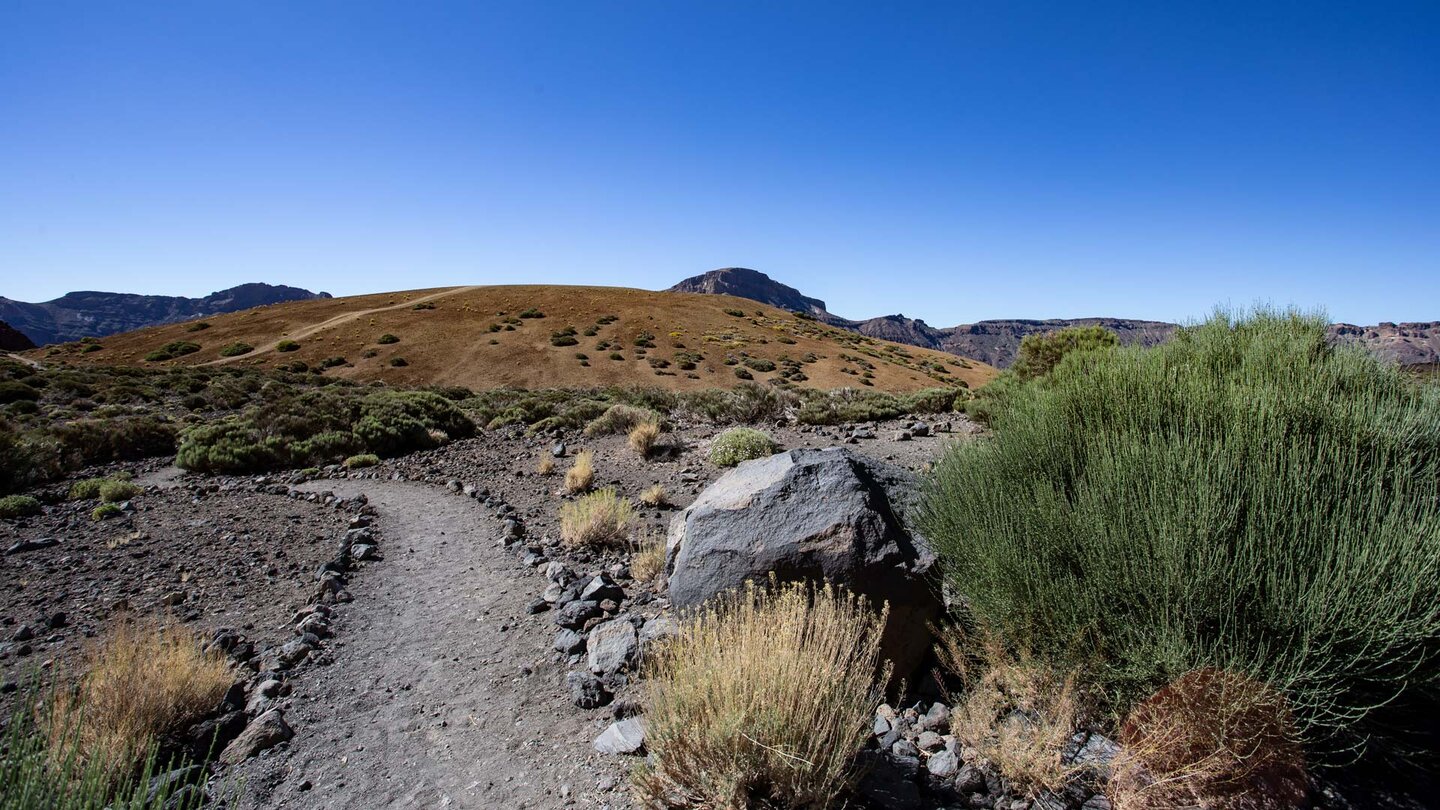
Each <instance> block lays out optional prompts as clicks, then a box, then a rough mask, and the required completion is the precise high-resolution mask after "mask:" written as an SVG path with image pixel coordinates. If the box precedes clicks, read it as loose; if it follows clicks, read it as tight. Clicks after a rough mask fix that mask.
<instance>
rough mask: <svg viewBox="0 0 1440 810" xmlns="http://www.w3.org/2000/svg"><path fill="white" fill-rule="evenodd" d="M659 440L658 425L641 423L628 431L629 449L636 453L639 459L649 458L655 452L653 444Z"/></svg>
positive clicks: (655, 423)
mask: <svg viewBox="0 0 1440 810" xmlns="http://www.w3.org/2000/svg"><path fill="white" fill-rule="evenodd" d="M659 438H660V425H659V423H657V422H641V423H640V424H638V425H636V426H635V427H633V428H631V429H630V436H629V439H630V449H631V450H634V451H635V452H636V453H638V454H639V455H640V457H641V458H650V456H651V455H652V454H653V453H654V452H655V443H656V441H658V440H659Z"/></svg>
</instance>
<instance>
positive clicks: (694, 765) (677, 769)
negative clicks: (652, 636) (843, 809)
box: [634, 582, 889, 810]
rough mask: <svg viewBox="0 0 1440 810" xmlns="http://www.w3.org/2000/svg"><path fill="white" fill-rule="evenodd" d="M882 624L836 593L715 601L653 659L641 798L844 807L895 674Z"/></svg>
mask: <svg viewBox="0 0 1440 810" xmlns="http://www.w3.org/2000/svg"><path fill="white" fill-rule="evenodd" d="M884 623H885V614H884V612H883V611H882V612H880V613H879V614H877V613H875V612H873V611H872V610H871V609H870V607H869V606H868V604H867V603H866V602H864V601H863V600H861V599H859V598H857V597H855V596H853V595H850V594H847V593H842V592H837V591H835V590H833V589H831V588H830V587H829V586H825V587H824V588H818V589H817V588H813V587H811V586H808V585H806V584H803V583H791V584H788V585H785V586H783V587H777V586H776V585H775V584H774V583H773V582H772V583H771V587H770V588H769V589H759V588H756V587H755V586H754V585H753V584H751V585H749V586H747V588H746V589H745V590H744V591H732V592H730V593H728V594H726V595H722V596H721V597H719V598H718V599H716V600H714V601H713V602H711V603H710V607H708V608H705V609H703V610H702V611H701V612H699V613H698V614H697V615H695V616H694V617H693V618H692V619H690V620H689V621H687V622H686V623H685V624H684V625H683V627H682V628H681V630H680V633H679V634H678V635H677V636H676V637H675V638H674V639H672V640H670V641H668V642H666V643H664V644H661V645H657V648H656V649H655V650H654V652H653V653H650V654H649V657H648V669H649V676H650V677H649V678H648V679H647V680H646V681H645V685H646V697H647V702H648V707H647V711H646V715H645V716H646V720H647V729H646V738H645V744H646V747H647V748H649V750H650V754H651V756H650V758H649V760H648V762H647V763H646V764H645V765H644V766H641V767H640V768H639V769H638V770H637V771H636V773H635V776H634V786H635V792H636V797H637V799H638V800H639V802H640V803H641V804H642V805H644V806H647V807H664V808H681V807H685V808H737V809H739V808H751V807H754V808H761V807H789V808H814V809H815V810H819V808H827V807H832V806H835V802H836V801H837V799H838V797H839V796H840V795H841V794H842V793H844V791H845V790H846V789H847V788H848V787H849V785H850V784H851V781H852V780H853V778H854V777H855V773H854V771H853V763H854V755H855V753H856V752H857V751H858V750H859V749H860V746H861V745H862V743H863V741H864V740H865V738H866V735H867V733H868V731H869V724H870V722H871V720H872V718H873V714H874V711H875V707H876V705H877V703H878V702H879V699H880V690H881V684H883V683H884V682H885V681H886V680H887V679H888V677H889V672H888V667H882V666H881V665H880V661H879V641H880V631H881V628H882V627H883V626H884Z"/></svg>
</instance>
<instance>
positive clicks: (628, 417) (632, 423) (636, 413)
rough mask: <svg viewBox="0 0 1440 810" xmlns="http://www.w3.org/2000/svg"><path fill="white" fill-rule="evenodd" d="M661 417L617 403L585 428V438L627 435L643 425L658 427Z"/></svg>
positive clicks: (654, 413)
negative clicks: (616, 434)
mask: <svg viewBox="0 0 1440 810" xmlns="http://www.w3.org/2000/svg"><path fill="white" fill-rule="evenodd" d="M660 421H661V416H660V414H659V413H657V412H656V411H654V410H652V409H650V408H645V407H638V406H635V405H627V404H624V403H619V404H616V405H611V406H610V407H609V408H606V409H605V413H603V414H601V415H600V416H598V417H596V418H595V419H594V420H593V421H591V422H590V423H589V424H587V425H586V426H585V435H586V436H608V435H610V434H612V433H629V432H630V431H632V430H634V429H635V428H637V427H640V426H641V425H644V424H653V425H655V426H656V427H657V428H658V427H659V424H660Z"/></svg>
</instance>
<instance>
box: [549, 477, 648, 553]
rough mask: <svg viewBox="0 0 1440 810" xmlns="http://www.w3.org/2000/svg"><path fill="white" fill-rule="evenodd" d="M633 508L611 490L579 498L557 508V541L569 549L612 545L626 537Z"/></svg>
mask: <svg viewBox="0 0 1440 810" xmlns="http://www.w3.org/2000/svg"><path fill="white" fill-rule="evenodd" d="M632 515H633V509H632V507H631V506H630V501H628V500H626V499H625V498H622V497H620V495H619V494H618V493H616V492H615V490H614V489H611V488H608V487H607V488H605V489H602V490H600V491H598V492H591V493H589V494H588V495H582V496H581V497H579V498H577V499H576V500H574V501H571V502H569V503H566V504H564V505H563V506H561V507H560V540H561V542H563V543H564V544H565V545H566V546H569V547H571V548H588V547H595V546H613V545H617V544H619V543H620V542H621V541H623V540H624V539H625V537H626V532H627V531H628V529H629V527H630V519H631V517H632Z"/></svg>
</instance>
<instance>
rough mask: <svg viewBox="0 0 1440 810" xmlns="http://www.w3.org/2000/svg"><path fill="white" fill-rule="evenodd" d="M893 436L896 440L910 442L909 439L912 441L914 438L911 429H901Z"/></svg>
mask: <svg viewBox="0 0 1440 810" xmlns="http://www.w3.org/2000/svg"><path fill="white" fill-rule="evenodd" d="M893 438H894V440H895V441H897V442H908V441H910V439H911V438H913V437H912V436H911V435H910V431H908V430H899V431H896V432H895V435H894V437H893Z"/></svg>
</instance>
